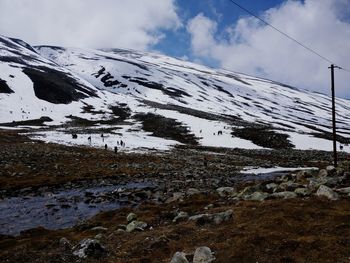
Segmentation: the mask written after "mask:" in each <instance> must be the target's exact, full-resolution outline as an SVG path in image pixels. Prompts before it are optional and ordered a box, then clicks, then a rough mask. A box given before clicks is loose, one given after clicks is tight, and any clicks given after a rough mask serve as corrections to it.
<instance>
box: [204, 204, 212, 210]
mask: <svg viewBox="0 0 350 263" xmlns="http://www.w3.org/2000/svg"><path fill="white" fill-rule="evenodd" d="M213 207H214V205H213V204H209V205H207V206H205V207H204V209H205V210H208V209H211V208H213Z"/></svg>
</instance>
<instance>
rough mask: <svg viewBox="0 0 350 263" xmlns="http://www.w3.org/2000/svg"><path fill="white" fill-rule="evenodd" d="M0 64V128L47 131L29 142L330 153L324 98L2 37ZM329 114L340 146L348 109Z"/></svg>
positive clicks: (192, 67)
mask: <svg viewBox="0 0 350 263" xmlns="http://www.w3.org/2000/svg"><path fill="white" fill-rule="evenodd" d="M0 61H1V63H0V122H1V123H7V124H5V125H33V123H35V124H37V123H43V124H45V125H47V126H49V128H47V129H46V130H45V132H44V131H43V129H40V130H39V131H38V132H37V133H36V135H37V136H39V135H42V136H44V139H45V138H46V140H51V141H56V142H63V143H82V144H84V143H88V141H87V140H86V138H85V137H86V136H88V135H90V136H91V134H92V135H93V136H95V137H96V140H93V142H92V144H94V143H96V146H98V145H102V143H105V142H108V143H109V144H113V143H114V141H115V140H118V139H122V138H123V139H124V140H125V141H127V147H131V148H135V147H139V146H144V147H151V148H152V147H155V148H161V149H163V148H164V149H165V148H166V147H167V146H169V145H174V144H177V143H191V144H200V145H205V146H219V147H243V148H261V147H266V148H290V147H295V148H298V149H309V148H313V149H323V150H331V142H330V141H329V140H330V139H331V114H330V99H329V98H328V97H327V96H325V95H323V94H319V93H315V92H310V91H305V90H301V89H297V88H294V87H290V86H288V85H284V84H281V83H278V82H274V81H271V80H267V79H261V78H256V77H252V76H248V75H245V74H241V73H235V72H231V71H227V70H215V69H211V68H208V67H205V66H201V65H197V64H194V63H191V62H187V61H182V60H178V59H175V58H171V57H167V56H164V55H159V54H154V53H147V52H138V51H132V50H121V49H104V50H91V49H79V48H63V47H53V46H37V47H31V46H30V45H28V44H27V43H25V42H23V41H21V40H16V39H9V38H6V37H0ZM337 113H338V115H337V126H338V128H337V131H338V135H339V137H338V140H339V143H343V144H346V143H348V142H350V127H349V120H350V101H349V100H345V99H337ZM42 117H46V118H42ZM40 118H42V119H41V121H40V120H38V119H40ZM33 120H36V121H33ZM13 121H15V123H12V122H13ZM23 121H24V122H23ZM16 122H17V123H16ZM57 125H61V126H57ZM62 125H64V127H62ZM50 126H51V128H50ZM72 132H76V133H79V134H81V136H80V137H79V139H78V140H76V139H71V135H70V134H71V133H72ZM102 132H104V133H105V135H106V136H105V137H106V138H103V140H100V139H97V135H100V134H101V133H102ZM107 138H108V139H107ZM89 143H90V142H89ZM347 148H348V146H345V150H350V148H349V149H347Z"/></svg>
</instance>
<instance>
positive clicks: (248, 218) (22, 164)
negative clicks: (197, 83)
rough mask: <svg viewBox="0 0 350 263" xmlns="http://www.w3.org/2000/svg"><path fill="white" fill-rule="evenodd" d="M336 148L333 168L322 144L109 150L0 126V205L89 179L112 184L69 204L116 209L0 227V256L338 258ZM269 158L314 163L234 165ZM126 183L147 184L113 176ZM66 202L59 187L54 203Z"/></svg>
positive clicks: (341, 251) (344, 217) (346, 204)
mask: <svg viewBox="0 0 350 263" xmlns="http://www.w3.org/2000/svg"><path fill="white" fill-rule="evenodd" d="M346 158H347V156H346V155H345V154H341V155H340V159H341V165H340V167H339V168H338V169H335V168H334V167H331V166H329V163H330V159H331V156H330V154H329V153H327V152H318V151H295V150H274V151H268V150H239V149H232V150H227V149H218V148H203V147H198V146H191V147H184V146H182V147H179V148H176V149H174V150H172V151H170V152H165V153H164V152H152V153H148V154H140V153H123V152H121V153H118V154H114V153H113V152H111V151H108V150H107V151H105V150H99V149H91V148H83V147H67V146H62V145H55V144H45V143H42V142H33V141H31V140H30V139H28V138H27V137H25V136H23V135H19V134H18V133H17V132H15V131H0V189H1V190H0V198H1V199H0V204H1V202H5V200H8V199H9V198H15V197H21V198H24V200H26V199H27V200H31V199H30V198H32V197H36V196H46V195H48V196H49V195H51V194H53V193H55V192H60V191H67V190H69V189H87V188H88V187H94V186H106V187H107V186H108V187H113V186H116V187H115V188H114V190H113V191H108V192H103V193H96V192H89V191H87V190H84V192H83V193H84V194H83V196H82V197H81V200H79V202H81V203H85V204H87V205H89V206H90V205H91V207H96V206H98V205H100V204H103V203H113V202H118V201H119V200H121V199H122V200H123V205H122V208H120V209H117V210H111V211H105V212H102V213H99V214H97V215H95V216H94V217H92V218H88V219H86V220H83V221H80V222H79V223H77V224H76V225H75V226H73V227H71V228H64V229H60V230H59V229H56V230H54V229H52V230H48V229H44V228H42V227H37V228H33V229H28V230H25V231H21V232H20V233H17V235H15V236H13V235H8V234H3V235H1V236H0V261H1V262H172V263H176V262H212V261H213V262H349V261H350V196H349V195H350V169H349V164H348V163H347V161H346ZM205 163H206V164H207V165H205ZM276 165H278V166H284V167H296V166H312V167H318V168H320V169H319V170H310V171H300V172H290V173H284V174H278V175H275V174H268V175H265V176H260V177H257V176H252V175H244V174H240V173H239V171H240V170H241V169H242V168H243V167H246V166H260V167H272V166H276ZM130 182H134V183H142V184H145V185H146V186H145V187H142V188H131V189H129V188H126V187H122V186H121V185H125V184H127V183H130ZM74 202H77V201H76V200H73V199H70V198H69V197H68V196H67V198H66V200H65V203H64V205H62V204H61V205H60V206H58V207H55V208H54V209H57V212H59V210H60V209H61V210H63V209H67V207H74V205H76V204H74ZM78 204H80V203H78ZM46 208H47V209H51V207H50V204H47V207H46ZM13 220H16V219H15V218H14V219H13ZM1 223H4V222H1ZM1 227H2V228H4V227H6V224H2V225H1ZM5 230H6V229H5ZM5 232H6V231H4V229H2V233H5ZM18 234H19V235H18Z"/></svg>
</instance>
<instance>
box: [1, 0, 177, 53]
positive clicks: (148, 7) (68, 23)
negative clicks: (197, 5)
mask: <svg viewBox="0 0 350 263" xmlns="http://www.w3.org/2000/svg"><path fill="white" fill-rule="evenodd" d="M180 25H181V24H180V20H179V18H178V16H177V14H176V5H175V1H174V0H147V1H145V0H127V1H125V0H1V1H0V34H2V35H6V36H12V37H17V38H21V39H23V40H25V41H27V42H29V43H31V44H34V45H36V44H52V45H62V46H78V47H92V48H97V47H125V48H132V49H141V50H142V49H147V48H148V47H149V46H151V45H152V44H155V43H157V41H159V39H161V38H162V37H163V34H162V32H161V31H162V30H166V29H176V28H178V27H179V26H180Z"/></svg>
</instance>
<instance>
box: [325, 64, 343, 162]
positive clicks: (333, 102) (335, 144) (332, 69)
mask: <svg viewBox="0 0 350 263" xmlns="http://www.w3.org/2000/svg"><path fill="white" fill-rule="evenodd" d="M328 68H330V69H331V83H332V87H331V89H332V123H333V158H334V166H335V167H337V166H338V157H337V134H336V123H335V89H334V69H335V68H339V69H341V68H340V67H338V66H334V64H332V65H331V66H330V67H328Z"/></svg>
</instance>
